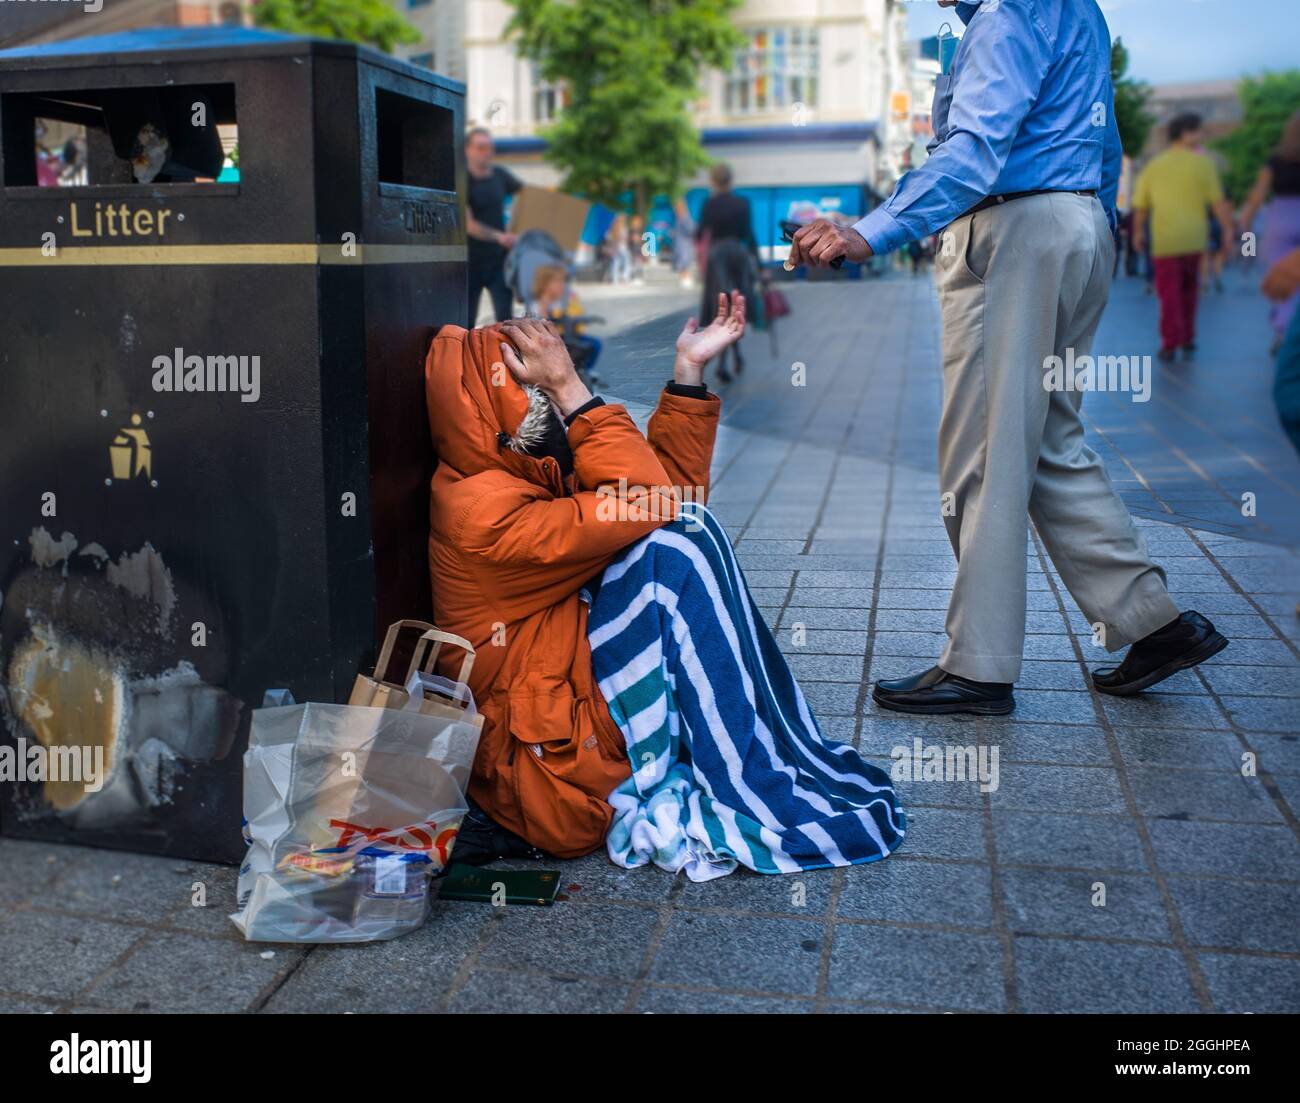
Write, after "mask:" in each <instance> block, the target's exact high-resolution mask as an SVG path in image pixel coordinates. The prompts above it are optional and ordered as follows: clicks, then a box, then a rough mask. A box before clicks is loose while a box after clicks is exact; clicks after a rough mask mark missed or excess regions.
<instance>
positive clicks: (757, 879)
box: [677, 866, 866, 919]
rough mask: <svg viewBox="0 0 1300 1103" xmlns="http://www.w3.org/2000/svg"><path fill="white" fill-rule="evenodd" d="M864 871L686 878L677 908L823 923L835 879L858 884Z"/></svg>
mask: <svg viewBox="0 0 1300 1103" xmlns="http://www.w3.org/2000/svg"><path fill="white" fill-rule="evenodd" d="M865 868H866V867H864V866H851V867H849V868H848V869H845V870H843V871H841V872H837V871H836V870H831V869H813V870H807V871H806V872H803V873H789V874H782V875H779V876H778V875H772V874H764V873H753V872H751V871H750V870H747V869H744V868H740V869H737V870H735V872H733V873H730V874H728V875H727V877H726V878H725V879H724V880H722V881H718V880H714V881H704V882H695V881H689V880H687V879H686V878H685V876H683V877H682V879H681V880H682V891H681V895H680V896H679V897H678V899H677V904H678V907H680V908H685V909H702V910H708V909H712V908H727V909H729V910H740V911H749V912H769V913H779V914H785V915H789V916H798V917H800V918H803V917H807V918H808V919H821V918H822V917H823V916H825V914H826V909H827V907H828V905H829V904H830V899H831V886H832V884H833V882H834V879H835V878H836V877H837V876H839V877H843V878H845V879H846V883H847V881H848V880H856V879H858V878H859V877H860V875H861V871H862V870H863V869H865Z"/></svg>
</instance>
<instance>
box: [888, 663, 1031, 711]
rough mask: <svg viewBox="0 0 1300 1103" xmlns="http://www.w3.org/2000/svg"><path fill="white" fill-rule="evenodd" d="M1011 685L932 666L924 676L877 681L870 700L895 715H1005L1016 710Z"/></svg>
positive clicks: (915, 675) (916, 675)
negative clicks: (899, 713)
mask: <svg viewBox="0 0 1300 1103" xmlns="http://www.w3.org/2000/svg"><path fill="white" fill-rule="evenodd" d="M1011 688H1012V687H1011V683H1010V682H972V681H970V679H968V678H958V677H957V675H956V674H949V673H948V672H947V671H946V670H940V669H939V667H937V666H932V667H931V668H930V669H929V670H927V671H926V672H925V673H924V674H914V675H912V677H910V678H891V679H889V680H888V681H880V682H877V683H876V684H875V687H874V688H873V689H872V691H871V699H872V700H873V701H875V702H876V704H878V705H880V706H881V707H882V708H887V709H893V710H894V711H895V712H914V713H930V714H934V713H945V712H973V713H975V714H976V715H978V716H1005V715H1006V714H1007V713H1008V712H1010V711H1011V710H1012V709H1013V708H1015V707H1016V699H1015V697H1013V696H1012V694H1011Z"/></svg>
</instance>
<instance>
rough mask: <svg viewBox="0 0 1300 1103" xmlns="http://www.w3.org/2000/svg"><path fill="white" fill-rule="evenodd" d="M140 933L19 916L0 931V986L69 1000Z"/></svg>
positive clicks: (42, 915) (93, 922)
mask: <svg viewBox="0 0 1300 1103" xmlns="http://www.w3.org/2000/svg"><path fill="white" fill-rule="evenodd" d="M144 933H145V932H144V931H142V930H141V928H139V927H129V926H126V925H123V924H119V923H106V922H103V921H101V920H97V919H85V918H81V917H74V916H68V915H51V914H48V913H46V912H36V911H25V912H19V913H17V914H13V915H11V916H10V917H9V919H8V920H7V921H6V922H5V923H4V924H3V925H2V926H0V978H3V979H0V985H2V986H3V987H4V988H5V989H6V990H8V991H11V992H15V993H20V994H29V995H34V996H50V997H57V998H60V999H71V998H72V997H73V996H75V995H76V994H77V993H78V992H80V991H81V990H82V989H83V988H85V987H86V986H87V985H88V984H90V983H91V981H93V980H94V979H95V977H96V976H98V975H99V974H100V973H101V972H102V971H103V970H105V969H107V968H108V967H109V966H110V965H112V963H113V962H114V961H115V960H116V959H117V957H118V955H120V954H122V953H124V952H125V951H126V950H127V949H128V948H129V947H130V946H131V945H132V944H133V943H134V942H135V941H136V940H137V939H138V938H140V937H141V936H142V935H143V934H144Z"/></svg>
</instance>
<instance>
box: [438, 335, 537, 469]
mask: <svg viewBox="0 0 1300 1103" xmlns="http://www.w3.org/2000/svg"><path fill="white" fill-rule="evenodd" d="M501 344H502V341H501V334H500V331H499V330H498V329H497V328H496V327H495V326H484V327H482V328H480V329H470V330H467V329H462V328H461V327H460V326H443V327H442V328H441V329H440V330H439V331H438V334H437V336H435V337H434V339H433V343H432V344H431V345H430V347H429V355H428V357H427V359H426V360H425V365H424V390H425V402H426V405H427V406H428V410H429V431H430V433H431V434H432V436H433V447H434V450H435V452H436V453H437V456H438V461H439V462H440V463H445V464H447V465H448V466H450V467H452V468H454V469H455V470H456V471H458V472H459V473H460V474H461V475H464V476H469V475H476V474H478V473H479V472H481V471H493V470H505V471H509V472H510V473H511V474H513V475H516V476H518V477H520V478H523V479H527V480H528V481H529V482H531V483H535V484H537V485H539V486H544V487H547V488H549V489H552V490H558V487H557V486H556V480H557V477H558V464H556V463H555V462H554V461H553V460H550V461H548V460H545V459H538V458H536V457H534V456H530V455H526V454H525V453H526V451H527V450H528V449H529V448H532V447H535V446H536V445H538V444H539V443H541V441H542V440H543V438H544V437H545V435H546V428H547V423H548V421H549V420H550V419H551V417H553V416H554V415H553V413H552V409H551V402H550V399H548V398H547V397H546V395H545V394H543V393H542V392H541V391H540V390H539V389H538V388H536V387H526V386H523V385H522V384H520V383H519V381H518V380H516V379H515V377H514V376H513V375H511V374H510V369H509V368H507V367H506V365H505V361H504V360H503V359H502V356H501ZM552 469H554V474H553V473H552Z"/></svg>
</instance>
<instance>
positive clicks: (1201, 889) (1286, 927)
mask: <svg viewBox="0 0 1300 1103" xmlns="http://www.w3.org/2000/svg"><path fill="white" fill-rule="evenodd" d="M1169 888H1170V891H1171V893H1172V894H1173V897H1174V902H1175V903H1176V904H1177V906H1178V914H1179V916H1180V917H1181V918H1182V921H1183V929H1184V930H1185V931H1186V932H1187V939H1188V941H1189V942H1190V943H1191V944H1192V945H1194V946H1203V947H1206V948H1210V949H1244V950H1276V951H1282V952H1285V953H1300V924H1297V923H1296V920H1295V917H1296V915H1297V914H1300V885H1295V884H1281V885H1265V884H1248V883H1243V882H1238V881H1201V880H1193V879H1192V878H1189V877H1171V878H1170V879H1169Z"/></svg>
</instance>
